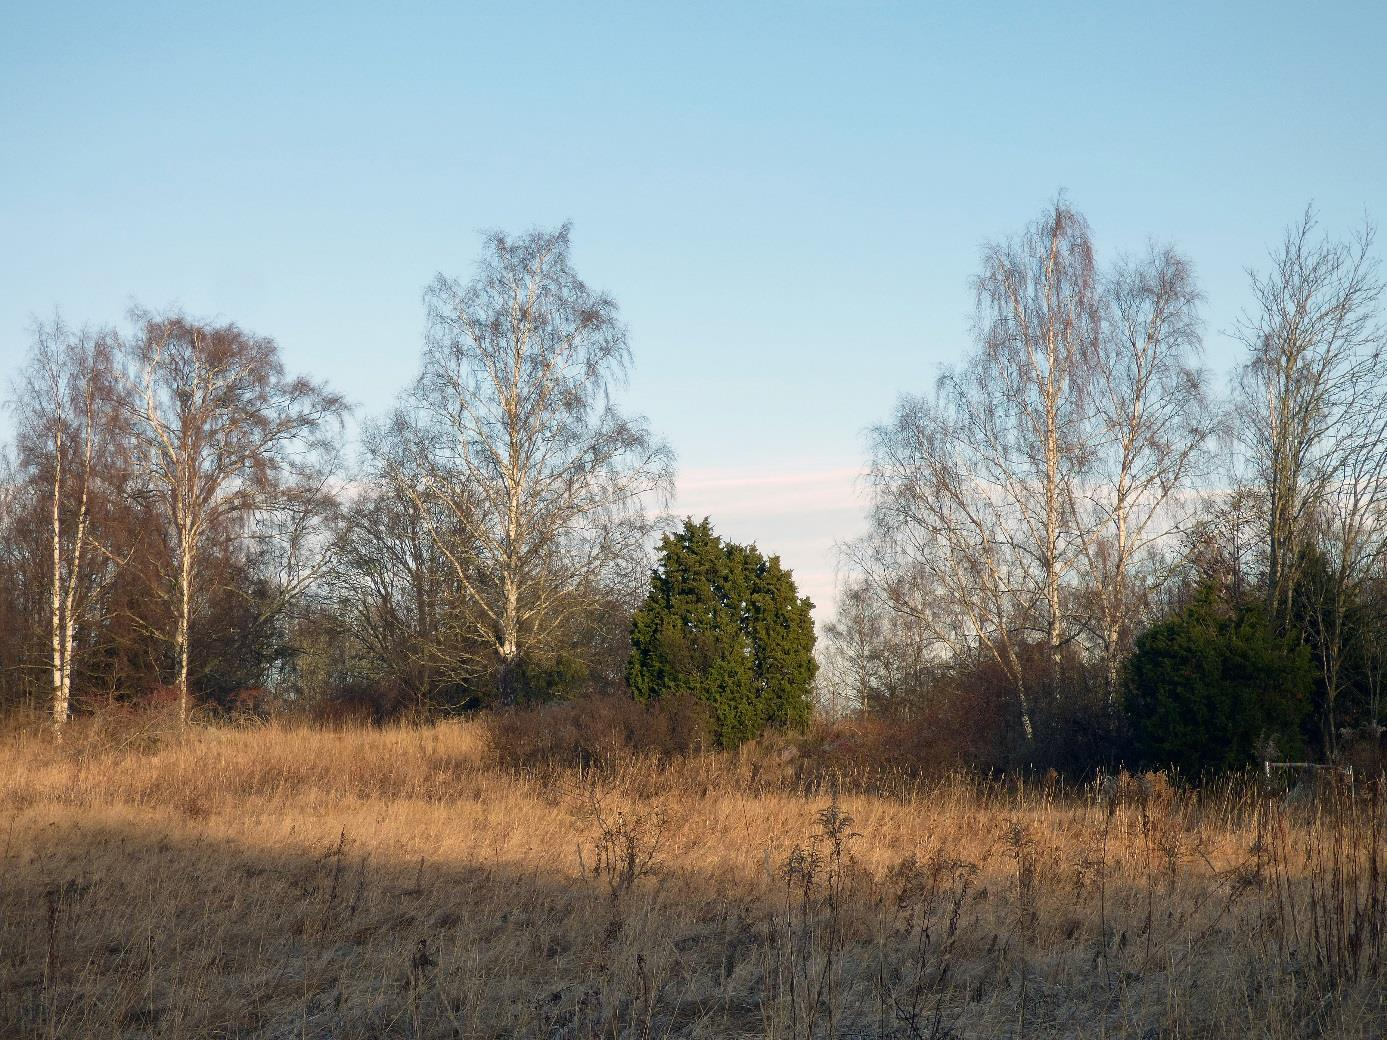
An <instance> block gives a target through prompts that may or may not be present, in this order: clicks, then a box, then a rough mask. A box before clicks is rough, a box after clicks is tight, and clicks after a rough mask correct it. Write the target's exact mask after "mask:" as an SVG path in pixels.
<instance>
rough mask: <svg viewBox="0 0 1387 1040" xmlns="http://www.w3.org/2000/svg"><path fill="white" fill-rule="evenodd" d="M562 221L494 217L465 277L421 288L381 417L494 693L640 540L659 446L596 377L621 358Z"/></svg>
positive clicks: (663, 463) (610, 376)
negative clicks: (528, 224)
mask: <svg viewBox="0 0 1387 1040" xmlns="http://www.w3.org/2000/svg"><path fill="white" fill-rule="evenodd" d="M568 251H569V228H568V227H567V226H564V227H561V228H559V229H558V230H556V231H532V232H529V233H526V234H523V235H520V236H518V237H514V238H512V237H508V236H506V235H504V234H502V233H499V232H496V233H492V234H490V235H489V236H488V237H487V239H486V252H485V255H484V257H483V258H482V260H481V262H480V263H479V265H478V268H477V271H476V274H475V275H474V277H473V278H472V279H471V280H470V281H469V282H467V283H465V284H463V283H460V282H458V281H457V280H454V279H450V278H445V277H443V276H441V275H440V276H439V277H438V279H437V280H436V281H435V282H434V283H433V285H432V286H430V288H429V290H428V292H427V294H426V303H427V307H428V321H429V331H428V338H427V343H426V347H425V352H424V360H423V371H422V373H421V374H420V376H419V379H418V381H417V382H416V384H415V385H414V387H413V389H412V391H411V392H410V393H409V394H408V395H407V398H406V400H405V402H404V403H403V406H402V408H401V409H400V410H399V412H398V414H397V415H396V417H395V419H394V420H393V425H392V427H391V434H390V435H391V436H392V437H394V438H396V439H397V440H399V441H400V442H401V443H402V444H403V445H405V446H406V448H407V451H408V464H407V465H399V464H395V465H391V466H390V467H388V470H387V472H388V473H390V474H393V475H394V478H395V479H394V483H395V486H396V488H397V490H398V492H399V493H400V494H402V495H405V496H407V497H409V498H410V499H412V500H413V501H414V502H415V504H416V506H417V508H418V516H419V517H421V518H422V519H423V520H424V521H426V522H428V523H429V524H430V525H431V532H432V534H433V536H434V539H435V542H436V544H437V546H438V548H439V550H440V551H441V552H442V553H443V554H444V555H445V556H446V557H447V559H448V560H449V563H450V565H451V566H452V568H453V571H454V575H455V577H456V579H457V582H458V584H459V586H460V587H461V589H462V590H463V593H464V596H465V599H466V602H467V604H468V608H469V614H470V617H471V624H472V627H473V629H474V631H475V632H476V634H477V635H478V637H480V639H481V640H482V641H483V644H484V645H486V646H488V647H489V648H490V651H489V653H490V655H491V657H492V661H493V662H494V664H495V665H496V666H497V667H498V671H499V676H500V688H501V690H502V694H503V696H506V695H508V693H509V684H510V681H511V678H512V673H513V670H514V668H515V666H516V664H517V663H518V662H519V661H520V660H521V658H522V656H523V655H525V654H527V653H531V652H543V651H544V650H545V649H546V648H547V647H548V646H549V645H550V643H551V641H552V640H553V639H554V637H555V636H556V634H557V633H558V632H560V631H561V630H562V628H563V627H564V626H565V624H566V623H567V622H568V621H569V620H570V619H571V618H572V616H573V615H574V613H575V612H576V611H578V610H580V609H581V608H582V606H583V604H584V603H586V602H589V600H590V593H591V592H592V591H593V584H594V582H596V581H597V580H598V579H599V577H600V576H601V574H602V573H603V572H604V571H605V570H606V569H608V568H610V567H611V566H612V565H613V564H614V563H617V562H619V561H620V560H621V559H623V558H624V557H628V556H630V555H631V554H632V553H637V554H638V553H640V552H641V551H642V550H641V549H640V543H641V541H642V540H643V539H644V534H645V526H644V522H643V521H644V512H643V508H644V506H645V504H646V501H647V499H648V498H649V497H650V496H651V495H656V496H659V495H663V494H666V493H667V492H668V490H669V488H670V486H671V478H672V456H671V453H670V452H669V449H668V448H666V447H665V446H664V445H663V444H662V443H660V442H659V441H657V440H656V439H655V438H654V437H653V436H652V435H651V434H650V432H649V431H648V430H647V428H646V427H645V425H644V421H643V420H640V419H632V418H628V417H626V416H623V415H622V414H621V413H620V412H619V411H618V410H617V408H616V407H615V406H614V405H613V404H612V402H611V400H610V398H609V390H610V388H611V386H612V384H613V383H614V382H615V381H617V380H619V379H621V378H622V377H623V376H624V374H625V370H626V366H627V364H628V362H629V358H630V351H629V347H628V344H627V337H626V330H625V328H624V326H623V325H622V324H621V322H620V320H619V319H618V316H617V309H616V304H615V303H614V302H613V301H612V299H611V298H610V297H608V296H606V295H604V294H601V293H597V292H594V291H593V290H591V289H589V288H588V287H587V286H586V285H585V284H584V283H583V282H582V281H581V280H580V279H579V278H578V276H577V275H576V274H575V273H574V271H573V269H572V268H571V266H570V264H569V258H568Z"/></svg>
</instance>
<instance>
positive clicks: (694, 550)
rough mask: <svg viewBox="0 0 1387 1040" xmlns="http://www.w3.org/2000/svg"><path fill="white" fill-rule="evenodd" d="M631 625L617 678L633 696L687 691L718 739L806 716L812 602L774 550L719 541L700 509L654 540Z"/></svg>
mask: <svg viewBox="0 0 1387 1040" xmlns="http://www.w3.org/2000/svg"><path fill="white" fill-rule="evenodd" d="M660 548H661V553H662V558H661V561H660V564H659V566H658V567H657V568H656V570H655V572H654V573H653V574H652V576H651V583H650V594H649V596H648V597H647V598H646V601H645V603H644V604H643V605H642V606H641V608H640V609H639V610H638V611H637V612H636V616H635V619H634V621H633V623H632V630H631V644H632V651H631V660H630V664H629V666H628V668H627V681H628V683H629V685H630V687H631V691H632V693H633V694H634V695H635V697H636V698H637V699H638V700H642V701H644V700H650V699H652V698H658V697H668V696H675V695H680V694H683V695H689V696H693V697H696V698H697V699H699V700H701V701H703V702H704V703H705V704H707V705H708V707H709V711H710V714H711V716H712V723H713V730H714V737H715V738H716V740H717V742H718V744H719V746H722V747H736V746H737V745H739V744H741V743H742V742H743V741H746V740H749V739H751V738H753V737H755V736H757V735H759V734H760V733H761V732H762V731H763V730H764V729H765V728H766V727H767V726H802V725H804V724H805V723H806V722H808V720H809V713H810V691H811V689H812V685H813V681H814V674H815V672H816V671H817V670H818V665H817V663H816V662H815V660H814V621H813V617H812V615H811V611H812V610H813V604H812V603H811V602H810V601H809V599H808V598H807V597H801V596H800V595H799V593H798V590H797V589H796V588H795V583H794V578H793V577H792V575H791V573H790V572H789V571H788V570H786V569H785V568H784V567H782V566H781V564H780V559H779V557H776V556H772V557H769V558H767V557H765V556H763V555H762V554H761V552H760V551H759V550H758V549H757V548H756V546H755V545H737V544H735V543H731V542H724V541H723V540H722V539H721V538H719V537H718V536H717V535H715V534H714V533H713V530H712V526H711V525H710V524H709V522H708V520H707V519H706V518H705V519H704V520H703V521H702V522H701V523H695V522H694V521H693V520H692V519H689V520H686V521H685V522H684V526H683V528H682V530H680V531H679V532H678V533H677V534H672V535H666V536H665V538H664V539H663V541H662V543H661V547H660Z"/></svg>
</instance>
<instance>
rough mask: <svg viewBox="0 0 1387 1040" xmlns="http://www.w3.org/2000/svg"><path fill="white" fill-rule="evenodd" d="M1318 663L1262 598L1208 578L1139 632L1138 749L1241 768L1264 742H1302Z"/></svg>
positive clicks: (1191, 767)
mask: <svg viewBox="0 0 1387 1040" xmlns="http://www.w3.org/2000/svg"><path fill="white" fill-rule="evenodd" d="M1313 685H1314V673H1313V670H1312V668H1311V665H1310V653H1309V650H1308V648H1306V647H1305V646H1303V645H1299V644H1297V643H1296V642H1295V641H1294V639H1291V638H1287V637H1283V636H1280V635H1278V634H1277V633H1276V632H1275V631H1274V630H1273V628H1272V626H1271V624H1270V622H1269V621H1268V620H1267V617H1266V614H1265V612H1264V611H1263V610H1262V608H1261V607H1260V606H1259V605H1258V604H1255V603H1243V604H1228V603H1225V602H1222V601H1221V600H1220V599H1219V597H1218V596H1217V594H1216V592H1215V590H1214V589H1213V588H1212V587H1209V586H1206V587H1205V588H1204V589H1202V590H1201V591H1200V592H1199V594H1198V595H1197V596H1196V597H1195V599H1194V602H1192V603H1191V604H1190V605H1189V606H1188V607H1186V608H1185V609H1184V610H1183V611H1181V612H1180V613H1179V614H1177V615H1176V616H1175V617H1173V618H1171V619H1170V620H1168V621H1165V622H1164V623H1162V624H1158V625H1155V626H1153V627H1152V628H1150V629H1149V630H1148V631H1147V632H1145V633H1144V634H1143V635H1142V636H1141V637H1140V638H1138V639H1137V643H1136V651H1135V652H1134V653H1133V655H1132V658H1131V660H1130V662H1129V663H1128V667H1127V701H1126V708H1127V714H1128V717H1129V719H1130V722H1131V726H1132V737H1133V742H1134V746H1135V750H1136V753H1137V755H1138V757H1139V758H1140V759H1141V760H1143V761H1144V762H1147V763H1150V764H1152V765H1157V766H1167V765H1171V766H1176V767H1178V768H1179V769H1180V770H1181V771H1183V772H1185V773H1186V774H1188V775H1197V774H1199V773H1201V772H1205V771H1208V770H1228V769H1239V768H1242V767H1244V766H1247V765H1250V764H1252V763H1253V762H1255V761H1257V759H1258V757H1259V755H1260V754H1261V752H1262V751H1263V749H1264V748H1267V747H1269V746H1271V745H1273V744H1274V745H1275V748H1276V750H1277V752H1278V753H1279V754H1283V755H1297V754H1300V753H1301V751H1302V743H1301V729H1302V726H1303V724H1304V721H1305V718H1306V714H1307V712H1308V711H1309V707H1310V691H1311V688H1312V687H1313Z"/></svg>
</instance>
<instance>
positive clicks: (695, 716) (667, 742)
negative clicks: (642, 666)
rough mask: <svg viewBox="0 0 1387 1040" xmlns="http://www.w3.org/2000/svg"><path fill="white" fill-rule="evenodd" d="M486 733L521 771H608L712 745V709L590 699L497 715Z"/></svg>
mask: <svg viewBox="0 0 1387 1040" xmlns="http://www.w3.org/2000/svg"><path fill="white" fill-rule="evenodd" d="M486 727H487V738H488V742H489V743H490V745H491V750H492V753H493V754H494V755H495V756H496V758H497V760H498V761H500V762H501V763H503V764H505V765H510V766H519V767H533V766H549V765H561V766H569V765H597V766H607V765H611V764H613V763H614V762H616V761H618V760H620V759H621V758H623V757H627V756H631V755H639V754H649V755H654V756H657V757H660V758H665V759H669V758H673V757H675V756H678V755H684V754H688V753H690V752H693V751H698V750H700V749H702V748H703V747H704V746H705V745H707V744H708V743H710V740H709V735H710V727H709V720H708V713H707V709H706V708H705V706H704V705H702V704H700V703H699V702H697V701H695V700H694V699H693V698H691V697H671V698H668V699H666V700H662V701H658V702H655V703H651V704H641V703H639V702H637V701H634V700H632V699H631V698H630V697H626V696H621V695H603V696H595V697H587V698H583V699H581V700H576V701H567V702H560V703H553V704H544V705H539V706H537V707H530V708H516V709H512V710H510V711H502V712H497V713H495V714H494V715H491V716H490V717H489V718H488V719H487V720H486Z"/></svg>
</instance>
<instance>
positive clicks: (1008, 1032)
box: [0, 722, 1387, 1040]
mask: <svg viewBox="0 0 1387 1040" xmlns="http://www.w3.org/2000/svg"><path fill="white" fill-rule="evenodd" d="M787 759H788V761H787ZM809 765H810V763H809V761H808V758H807V756H806V757H800V758H796V759H791V758H790V756H789V755H788V754H777V753H775V751H774V750H773V749H770V750H768V749H762V750H761V751H760V752H754V753H750V754H745V755H742V756H740V757H738V758H730V757H718V756H703V757H693V758H688V759H682V760H677V761H674V762H672V763H665V764H661V763H659V762H656V761H653V760H641V759H631V760H630V761H627V762H625V763H624V764H620V765H616V766H612V767H611V768H608V769H605V770H602V771H600V772H599V771H591V770H589V771H586V772H584V771H582V770H579V769H577V768H559V767H553V768H543V769H534V768H531V769H528V770H519V769H515V768H511V767H507V766H505V765H503V764H501V763H499V762H498V761H497V760H496V755H495V754H494V752H493V751H492V750H491V747H490V743H489V740H488V735H487V730H486V728H485V726H484V724H483V723H480V722H466V723H446V724H440V725H436V726H430V727H415V728H397V729H377V730H372V729H350V730H345V731H328V730H314V729H306V728H304V729H300V728H291V727H270V728H259V729H256V728H248V729H230V728H227V729H217V728H198V729H196V730H194V731H193V732H192V733H191V734H190V735H189V736H187V737H186V738H178V737H176V736H171V735H168V734H164V735H160V734H159V733H145V732H141V731H140V730H139V729H138V728H137V727H134V728H130V727H127V728H126V729H124V730H121V731H119V732H111V731H104V730H100V729H95V728H92V729H88V730H86V731H83V730H81V729H75V730H74V731H73V732H72V733H71V734H70V735H69V737H68V739H66V740H65V741H64V742H63V744H62V745H61V746H54V745H53V743H52V742H51V741H50V740H48V739H46V738H43V737H39V736H35V735H33V734H29V735H27V736H26V735H24V734H13V735H11V736H8V737H6V738H5V743H4V745H3V748H2V749H0V1033H3V1035H4V1036H15V1037H114V1036H129V1037H277V1038H278V1037H283V1038H289V1037H319V1038H326V1037H340V1038H369V1037H493V1036H495V1037H503V1036H521V1037H542V1038H546V1040H551V1038H553V1040H557V1038H568V1037H574V1038H576V1037H612V1038H646V1037H675V1036H679V1037H682V1036H694V1037H902V1038H945V1037H1018V1038H1019V1037H1134V1038H1148V1040H1153V1038H1157V1037H1161V1038H1174V1037H1205V1036H1210V1037H1238V1038H1242V1037H1248V1036H1258V1037H1278V1038H1279V1037H1287V1038H1289V1037H1313V1036H1348V1037H1378V1036H1382V1035H1383V1034H1384V1030H1387V1007H1384V1003H1383V1000H1384V997H1383V986H1382V983H1383V952H1384V941H1385V938H1387V937H1384V934H1383V929H1384V922H1385V921H1387V905H1385V903H1387V878H1384V877H1383V875H1382V873H1381V871H1382V870H1383V869H1384V868H1387V858H1384V848H1383V845H1384V840H1387V834H1384V827H1383V816H1384V807H1383V805H1382V803H1381V802H1380V801H1379V799H1378V798H1377V797H1376V794H1375V792H1374V791H1373V790H1372V789H1371V787H1369V788H1368V789H1367V790H1364V788H1363V785H1361V784H1360V786H1359V788H1358V790H1357V791H1356V792H1352V793H1350V792H1347V791H1339V790H1329V791H1323V792H1320V794H1319V795H1318V796H1315V797H1310V798H1305V799H1294V800H1291V802H1290V804H1288V801H1287V800H1286V799H1284V798H1271V797H1268V796H1266V795H1263V794H1259V793H1258V792H1257V791H1256V790H1255V789H1254V788H1252V787H1247V788H1245V789H1244V788H1237V789H1233V788H1230V789H1228V790H1224V791H1221V792H1217V793H1205V794H1204V795H1202V796H1201V797H1199V798H1195V797H1193V796H1191V795H1188V794H1182V793H1179V792H1176V791H1174V790H1172V789H1171V788H1170V787H1169V786H1167V785H1166V784H1165V783H1164V782H1163V780H1162V778H1160V777H1156V778H1154V779H1153V778H1124V779H1123V780H1121V781H1120V782H1117V783H1112V784H1108V785H1106V786H1104V785H1095V786H1094V787H1091V788H1087V789H1080V790H1070V791H1064V790H1060V789H1057V788H1055V787H1047V786H1045V785H1041V786H1039V787H1035V788H1024V787H1018V786H1016V785H1012V784H1002V783H988V782H984V781H981V780H970V779H968V778H964V777H957V778H952V779H945V780H936V781H929V782H926V781H918V782H917V781H913V780H909V779H907V778H905V777H902V776H894V777H893V776H890V775H885V776H871V775H869V774H867V773H866V772H863V771H861V770H857V771H848V772H846V773H833V772H831V771H827V770H823V769H817V770H815V769H810V768H809Z"/></svg>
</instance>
